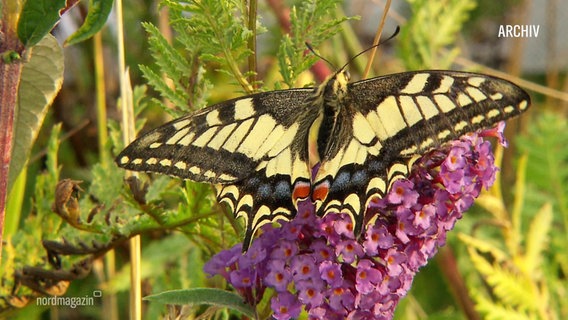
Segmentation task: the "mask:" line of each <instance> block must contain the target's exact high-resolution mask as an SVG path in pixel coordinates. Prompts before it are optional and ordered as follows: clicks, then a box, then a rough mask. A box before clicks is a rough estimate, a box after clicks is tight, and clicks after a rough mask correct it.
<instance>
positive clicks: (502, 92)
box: [313, 71, 530, 232]
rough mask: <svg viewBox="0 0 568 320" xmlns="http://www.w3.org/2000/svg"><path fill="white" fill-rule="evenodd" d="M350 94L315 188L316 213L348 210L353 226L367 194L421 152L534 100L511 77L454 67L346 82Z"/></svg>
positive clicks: (379, 190)
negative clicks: (511, 80)
mask: <svg viewBox="0 0 568 320" xmlns="http://www.w3.org/2000/svg"><path fill="white" fill-rule="evenodd" d="M348 95H349V96H350V101H351V103H350V105H348V106H344V108H343V110H342V111H341V112H342V113H343V114H341V115H340V116H339V119H341V125H339V126H337V132H336V133H334V134H336V135H337V136H336V137H337V138H336V139H339V140H340V141H341V143H340V144H338V147H337V148H336V150H331V151H330V152H329V154H328V155H326V157H325V158H324V160H323V161H322V165H321V167H320V169H319V171H318V174H317V176H316V177H315V179H314V183H313V190H314V191H313V194H314V200H316V208H317V210H318V214H319V215H324V214H326V213H328V212H342V211H343V212H347V213H348V214H350V215H351V216H352V218H353V221H354V222H355V231H356V232H359V231H360V230H361V228H362V224H363V218H364V213H365V209H366V207H367V205H368V203H369V201H370V199H372V198H374V197H383V196H384V195H385V194H386V193H387V192H388V191H389V188H390V186H391V185H392V183H393V182H394V181H396V180H397V179H400V178H404V177H406V176H407V175H408V173H409V171H410V168H411V166H412V162H413V161H412V160H415V159H416V155H420V154H423V153H425V152H427V151H428V150H431V149H433V148H435V147H438V146H440V145H441V144H443V143H445V142H447V141H450V140H454V139H457V138H459V137H460V136H461V135H463V134H465V133H467V132H473V131H475V130H478V129H482V128H487V127H490V126H492V125H494V124H496V123H498V122H499V121H502V120H506V119H508V118H510V117H513V116H516V115H518V114H520V113H521V112H523V111H524V110H525V109H526V108H528V106H529V103H530V98H529V96H528V95H527V93H526V92H524V91H523V90H522V89H520V88H519V87H517V86H516V85H514V84H512V83H510V82H508V81H506V80H503V79H499V78H494V77H490V76H487V75H480V74H474V73H465V72H453V71H418V72H407V73H401V74H392V75H388V76H384V77H378V78H373V79H369V80H364V81H359V82H355V83H351V84H349V85H348Z"/></svg>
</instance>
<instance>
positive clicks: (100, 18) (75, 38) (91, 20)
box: [65, 0, 113, 46]
mask: <svg viewBox="0 0 568 320" xmlns="http://www.w3.org/2000/svg"><path fill="white" fill-rule="evenodd" d="M112 3H113V0H91V1H89V12H88V13H87V18H85V22H84V23H83V25H82V26H81V27H80V28H79V30H77V31H75V33H73V34H72V35H71V36H70V37H69V38H67V40H65V45H66V46H68V45H72V44H76V43H79V42H81V41H84V40H87V39H89V38H90V37H92V36H93V35H94V34H95V33H97V32H99V30H101V28H102V27H103V26H104V25H105V23H106V21H107V19H108V15H109V14H110V11H111V9H112Z"/></svg>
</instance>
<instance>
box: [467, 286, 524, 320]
mask: <svg viewBox="0 0 568 320" xmlns="http://www.w3.org/2000/svg"><path fill="white" fill-rule="evenodd" d="M471 296H472V298H473V300H475V309H476V310H477V311H478V312H479V313H481V314H482V315H483V319H486V320H502V319H515V320H530V319H532V318H531V317H529V316H527V315H526V314H525V313H521V312H518V311H516V310H514V309H513V308H511V307H507V306H503V305H502V304H500V303H494V302H493V301H491V300H489V299H487V298H485V297H484V296H483V295H482V294H481V293H479V292H478V291H477V290H475V289H473V288H472V289H471Z"/></svg>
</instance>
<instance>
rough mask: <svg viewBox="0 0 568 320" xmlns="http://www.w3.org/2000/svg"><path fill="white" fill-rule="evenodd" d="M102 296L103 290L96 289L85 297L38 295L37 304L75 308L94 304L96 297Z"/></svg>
mask: <svg viewBox="0 0 568 320" xmlns="http://www.w3.org/2000/svg"><path fill="white" fill-rule="evenodd" d="M101 296H102V291H100V290H95V291H93V294H92V295H85V296H83V297H64V296H51V297H37V298H36V304H37V305H38V306H62V307H69V308H72V309H75V308H76V307H85V306H94V305H95V298H100V297H101Z"/></svg>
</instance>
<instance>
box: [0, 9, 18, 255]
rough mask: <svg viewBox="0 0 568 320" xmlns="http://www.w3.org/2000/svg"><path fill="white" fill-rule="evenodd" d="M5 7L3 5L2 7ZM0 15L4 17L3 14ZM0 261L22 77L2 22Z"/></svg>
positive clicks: (11, 35)
mask: <svg viewBox="0 0 568 320" xmlns="http://www.w3.org/2000/svg"><path fill="white" fill-rule="evenodd" d="M4 6H6V4H4ZM3 14H6V10H4V12H3ZM0 36H2V37H3V40H4V41H0V55H1V57H0V158H1V159H0V261H1V260H2V241H3V234H4V217H5V215H6V200H7V197H8V192H9V190H8V177H9V176H8V170H9V168H10V159H11V156H12V142H13V141H12V140H13V135H14V116H15V111H16V99H17V95H18V84H19V83H20V76H21V73H22V61H21V60H12V61H11V60H10V58H9V54H10V53H14V54H18V55H21V54H22V51H23V46H22V44H21V42H20V41H19V39H18V36H17V35H16V32H15V30H13V29H10V23H9V21H4V23H2V27H1V29H0Z"/></svg>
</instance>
